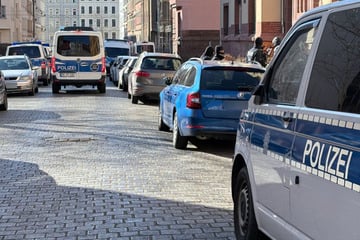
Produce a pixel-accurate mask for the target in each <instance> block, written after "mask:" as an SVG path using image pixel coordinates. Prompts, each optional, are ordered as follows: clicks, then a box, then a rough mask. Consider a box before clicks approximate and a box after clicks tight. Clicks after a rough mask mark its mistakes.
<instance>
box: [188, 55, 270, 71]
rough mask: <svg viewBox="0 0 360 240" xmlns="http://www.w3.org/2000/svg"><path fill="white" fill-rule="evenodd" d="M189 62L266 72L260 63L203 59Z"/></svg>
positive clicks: (205, 65)
mask: <svg viewBox="0 0 360 240" xmlns="http://www.w3.org/2000/svg"><path fill="white" fill-rule="evenodd" d="M188 61H196V62H198V63H199V64H201V65H202V66H203V67H218V66H224V67H241V68H252V69H258V70H262V71H265V68H264V67H263V66H261V65H260V64H258V63H245V62H240V61H232V60H222V61H217V60H203V59H201V58H190V59H189V60H188Z"/></svg>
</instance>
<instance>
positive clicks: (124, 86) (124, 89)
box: [122, 83, 128, 92]
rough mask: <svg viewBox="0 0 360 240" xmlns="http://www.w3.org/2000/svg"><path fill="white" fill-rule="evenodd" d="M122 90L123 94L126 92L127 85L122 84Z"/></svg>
mask: <svg viewBox="0 0 360 240" xmlns="http://www.w3.org/2000/svg"><path fill="white" fill-rule="evenodd" d="M122 90H123V91H124V92H126V91H127V90H128V85H127V84H125V83H124V84H123V87H122Z"/></svg>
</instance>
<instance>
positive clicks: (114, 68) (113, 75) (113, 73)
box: [110, 56, 130, 86]
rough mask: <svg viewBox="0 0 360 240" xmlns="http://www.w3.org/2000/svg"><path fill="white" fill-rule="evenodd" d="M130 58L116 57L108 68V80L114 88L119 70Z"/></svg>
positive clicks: (117, 80)
mask: <svg viewBox="0 0 360 240" xmlns="http://www.w3.org/2000/svg"><path fill="white" fill-rule="evenodd" d="M129 58H130V56H117V57H116V60H115V61H114V62H113V64H112V65H111V67H110V80H111V81H112V82H113V83H114V85H115V86H117V85H118V82H119V70H121V69H122V68H123V67H124V65H125V63H126V62H127V60H128V59H129Z"/></svg>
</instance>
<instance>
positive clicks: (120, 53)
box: [105, 47, 130, 57]
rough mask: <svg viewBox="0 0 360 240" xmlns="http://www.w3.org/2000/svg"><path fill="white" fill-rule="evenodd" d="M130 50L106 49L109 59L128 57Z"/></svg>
mask: <svg viewBox="0 0 360 240" xmlns="http://www.w3.org/2000/svg"><path fill="white" fill-rule="evenodd" d="M129 51H130V49H129V48H119V47H106V48H105V55H106V56H108V57H117V56H128V55H129Z"/></svg>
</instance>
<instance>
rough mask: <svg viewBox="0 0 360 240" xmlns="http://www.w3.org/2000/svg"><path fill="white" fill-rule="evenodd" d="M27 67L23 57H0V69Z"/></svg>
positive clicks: (21, 68)
mask: <svg viewBox="0 0 360 240" xmlns="http://www.w3.org/2000/svg"><path fill="white" fill-rule="evenodd" d="M24 69H29V65H28V63H27V62H26V60H25V59H0V70H24Z"/></svg>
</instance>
